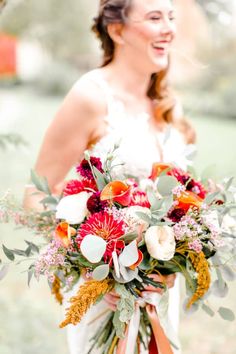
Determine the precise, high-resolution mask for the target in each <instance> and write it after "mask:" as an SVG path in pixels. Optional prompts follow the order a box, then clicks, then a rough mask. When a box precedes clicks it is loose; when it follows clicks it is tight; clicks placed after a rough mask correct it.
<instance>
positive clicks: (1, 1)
mask: <svg viewBox="0 0 236 354" xmlns="http://www.w3.org/2000/svg"><path fill="white" fill-rule="evenodd" d="M6 2H7V1H6V0H0V12H1V11H2V9H3V7H4V6H5V5H6Z"/></svg>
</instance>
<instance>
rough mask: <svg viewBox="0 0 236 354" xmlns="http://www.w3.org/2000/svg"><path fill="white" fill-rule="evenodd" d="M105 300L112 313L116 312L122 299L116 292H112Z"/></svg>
mask: <svg viewBox="0 0 236 354" xmlns="http://www.w3.org/2000/svg"><path fill="white" fill-rule="evenodd" d="M103 299H104V301H105V302H106V303H107V305H108V307H109V308H110V309H111V310H112V311H116V308H117V303H118V301H119V299H120V297H119V295H117V294H116V293H115V292H114V291H111V292H110V293H108V294H106V295H105V296H104V298H103Z"/></svg>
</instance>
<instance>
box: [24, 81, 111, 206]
mask: <svg viewBox="0 0 236 354" xmlns="http://www.w3.org/2000/svg"><path fill="white" fill-rule="evenodd" d="M98 91H99V90H97V87H96V85H95V84H94V83H92V82H90V81H87V80H83V79H81V80H79V81H78V82H77V83H76V84H75V85H74V86H73V88H72V89H71V91H70V92H69V93H68V95H67V96H66V98H65V100H64V102H63V103H62V106H61V108H60V109H59V111H58V113H57V114H56V116H55V118H54V120H53V121H52V123H51V125H50V126H49V128H48V130H47V132H46V134H45V137H44V140H43V144H42V146H41V149H40V152H39V156H38V159H37V162H36V165H35V170H36V172H37V174H38V175H40V176H44V177H46V178H47V180H48V183H49V186H50V189H51V191H52V193H54V194H60V193H61V191H62V189H63V185H64V178H65V176H66V175H67V173H68V171H69V170H70V169H71V167H72V166H73V165H74V164H75V163H76V162H78V161H79V160H80V159H81V157H82V155H83V152H84V151H85V150H86V148H87V147H88V145H89V143H90V142H91V141H93V140H94V139H95V137H96V135H97V132H98V130H99V122H102V119H101V116H104V115H105V113H106V112H105V110H106V107H105V103H104V98H103V97H102V96H101V93H100V92H98ZM34 191H35V190H34V187H31V186H28V187H27V188H26V192H25V198H24V206H25V207H26V208H35V207H36V208H38V207H39V203H38V202H39V200H41V199H42V197H43V196H42V194H41V195H34V196H33V195H32V193H33V192H34Z"/></svg>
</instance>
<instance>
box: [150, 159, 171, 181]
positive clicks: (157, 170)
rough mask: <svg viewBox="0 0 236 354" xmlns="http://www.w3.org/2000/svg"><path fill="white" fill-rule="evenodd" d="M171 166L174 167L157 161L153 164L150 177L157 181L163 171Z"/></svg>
mask: <svg viewBox="0 0 236 354" xmlns="http://www.w3.org/2000/svg"><path fill="white" fill-rule="evenodd" d="M169 168H172V166H171V165H170V164H165V163H158V162H156V163H154V164H153V165H152V173H151V176H150V177H149V178H150V179H151V180H152V181H155V180H156V179H157V177H159V176H160V174H161V173H162V172H163V171H165V170H167V169H169Z"/></svg>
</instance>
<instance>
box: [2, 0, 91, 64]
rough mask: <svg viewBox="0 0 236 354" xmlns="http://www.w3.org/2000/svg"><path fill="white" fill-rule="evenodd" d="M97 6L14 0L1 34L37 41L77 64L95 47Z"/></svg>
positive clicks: (55, 0) (74, 0) (71, 0)
mask: <svg viewBox="0 0 236 354" xmlns="http://www.w3.org/2000/svg"><path fill="white" fill-rule="evenodd" d="M95 6H96V3H94V2H89V1H87V0H80V1H78V0H67V1H64V0H44V1H38V0H28V1H24V0H10V1H9V3H8V4H7V6H6V7H5V10H4V11H3V12H2V16H1V18H0V31H6V32H8V33H11V34H15V35H18V36H20V37H24V38H25V37H26V38H31V39H36V40H38V41H39V42H40V43H41V44H42V46H43V47H44V48H46V49H47V50H48V52H49V53H51V54H52V55H53V56H54V57H57V58H61V59H66V60H71V61H73V60H76V58H77V57H78V55H84V54H86V53H88V52H91V49H92V48H93V45H94V42H93V40H92V38H93V37H92V36H91V35H90V34H89V27H90V25H89V24H90V22H91V14H92V13H94V12H95V9H94V8H95ZM90 36H91V37H90Z"/></svg>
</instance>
